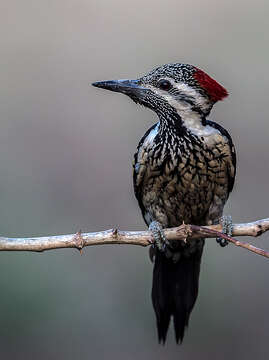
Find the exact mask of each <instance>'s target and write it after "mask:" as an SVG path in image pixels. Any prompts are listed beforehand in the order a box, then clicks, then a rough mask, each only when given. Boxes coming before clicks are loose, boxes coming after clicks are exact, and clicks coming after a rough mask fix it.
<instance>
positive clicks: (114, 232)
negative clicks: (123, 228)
mask: <svg viewBox="0 0 269 360" xmlns="http://www.w3.org/2000/svg"><path fill="white" fill-rule="evenodd" d="M118 234H119V230H118V229H117V228H114V229H112V237H113V239H117V238H118Z"/></svg>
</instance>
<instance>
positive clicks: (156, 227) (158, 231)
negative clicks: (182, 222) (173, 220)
mask: <svg viewBox="0 0 269 360" xmlns="http://www.w3.org/2000/svg"><path fill="white" fill-rule="evenodd" d="M149 230H150V231H151V232H152V235H153V237H154V242H155V244H156V247H157V248H158V249H159V250H160V251H162V252H165V250H166V248H167V246H168V245H169V243H168V241H167V240H166V238H165V235H164V232H163V228H162V225H161V224H160V223H159V222H158V221H152V222H151V223H150V225H149Z"/></svg>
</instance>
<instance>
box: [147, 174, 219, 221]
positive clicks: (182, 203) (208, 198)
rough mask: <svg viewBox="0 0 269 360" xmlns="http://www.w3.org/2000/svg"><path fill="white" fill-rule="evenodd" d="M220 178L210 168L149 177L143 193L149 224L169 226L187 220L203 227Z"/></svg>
mask: <svg viewBox="0 0 269 360" xmlns="http://www.w3.org/2000/svg"><path fill="white" fill-rule="evenodd" d="M196 170H197V169H196ZM216 179H217V177H216V172H214V171H212V170H210V169H208V168H207V171H206V172H205V171H204V170H203V169H198V170H197V171H196V172H192V171H190V169H187V170H186V169H184V171H183V170H182V171H178V172H173V173H171V174H167V175H162V176H149V177H147V179H145V182H144V184H143V191H142V192H143V194H142V201H143V205H144V208H145V210H146V216H145V219H146V221H147V222H148V223H150V222H151V221H153V220H157V221H159V222H160V223H161V224H162V225H163V226H165V227H172V226H178V225H180V224H181V223H182V222H183V221H184V222H185V223H195V224H201V225H202V224H203V221H204V219H205V216H206V214H207V212H208V210H209V208H210V205H211V203H212V201H213V197H214V195H215V193H216V190H217V188H218V184H217V181H216Z"/></svg>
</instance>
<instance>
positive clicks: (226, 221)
mask: <svg viewBox="0 0 269 360" xmlns="http://www.w3.org/2000/svg"><path fill="white" fill-rule="evenodd" d="M220 223H221V225H222V233H223V234H226V235H228V236H232V233H233V222H232V217H231V216H230V215H227V216H226V215H223V216H222V217H221V219H220ZM216 241H217V243H218V244H220V246H221V247H225V246H226V245H228V244H229V241H228V240H226V239H223V238H217V239H216Z"/></svg>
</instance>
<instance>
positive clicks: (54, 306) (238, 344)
mask: <svg viewBox="0 0 269 360" xmlns="http://www.w3.org/2000/svg"><path fill="white" fill-rule="evenodd" d="M0 7H1V11H0V18H1V21H0V23H1V25H0V27H1V32H0V39H1V56H0V64H1V72H0V78H1V82H0V92H1V94H0V103H1V106H0V112H1V122H0V169H1V171H0V201H1V202H0V204H1V206H0V232H1V234H3V235H6V236H34V235H47V234H64V233H74V232H76V231H78V230H79V229H82V230H83V231H97V230H101V229H107V228H111V227H113V226H119V227H120V228H121V229H129V230H132V229H133V230H136V229H145V225H144V223H143V221H142V218H141V215H140V211H139V209H138V206H137V204H136V201H135V198H134V195H133V190H132V175H131V172H132V168H131V162H132V154H133V153H134V151H135V148H136V145H137V143H138V140H139V139H140V137H141V136H142V135H143V133H144V132H145V130H146V129H147V128H149V127H150V126H151V125H152V123H153V122H154V121H156V117H155V115H154V114H153V113H152V112H150V111H147V110H146V109H144V108H140V107H138V106H137V105H135V104H134V103H132V102H131V100H129V99H128V98H126V97H124V96H121V95H119V94H115V93H110V92H105V91H101V90H99V89H96V88H93V87H90V86H89V83H90V82H93V81H97V80H107V79H113V78H114V79H115V78H116V79H117V78H128V77H129V78H135V77H136V76H140V75H142V74H144V73H145V72H147V71H149V70H151V69H152V68H154V67H155V66H158V65H160V64H163V63H167V62H187V63H192V64H195V65H197V66H199V67H201V68H202V69H204V70H205V71H207V72H208V73H209V74H210V75H211V76H213V77H215V78H216V79H217V80H218V81H219V82H220V83H221V84H223V85H224V86H225V87H227V89H228V90H229V92H230V97H229V98H228V99H227V100H225V101H224V102H221V103H219V104H217V105H216V107H215V109H214V110H213V111H212V113H211V117H210V118H211V119H214V120H216V121H218V122H219V123H220V124H222V125H224V126H225V127H226V128H227V129H228V130H229V131H230V132H231V134H232V136H233V139H234V141H235V144H236V147H237V153H238V161H239V165H238V176H237V181H236V186H235V190H234V192H233V195H232V196H231V199H230V200H229V203H228V205H227V207H226V213H230V214H232V216H233V219H234V222H244V221H251V220H255V219H258V218H263V217H268V215H269V210H268V198H269V194H268V176H269V166H268V136H269V123H268V96H269V95H268V94H269V72H268V63H269V50H268V42H269V36H268V31H269V26H268V15H269V13H268V12H269V3H268V1H266V0H264V1H261V0H256V1H255V2H253V1H247V0H239V1H234V0H226V1H222V2H220V1H215V0H204V1H190V0H166V1H155V0H150V1H145V0H136V1H124V0H114V1H109V0H107V1H104V0H53V1H51V0H47V1H30V0H24V1H20V0H11V1H8V2H7V1H2V2H1V4H0ZM248 240H251V239H248ZM268 240H269V239H268V234H267V235H264V236H263V237H262V238H260V239H257V240H254V243H255V244H258V246H260V247H264V248H267V249H268V247H269V242H268ZM268 275H269V267H268V260H266V259H265V258H262V257H259V256H257V255H254V254H252V253H250V252H247V251H245V250H243V249H238V248H235V247H234V246H232V245H230V246H228V248H225V249H221V248H220V247H218V246H217V244H216V243H215V241H214V240H208V241H207V246H206V248H205V251H204V257H203V264H202V272H201V280H200V294H199V299H198V302H197V305H196V307H195V309H194V311H193V313H192V317H191V322H190V327H189V330H188V332H187V334H186V337H185V340H184V343H183V345H182V346H181V347H179V346H176V345H175V344H174V336H173V332H172V331H171V332H170V334H169V338H168V343H167V346H166V347H162V346H160V345H158V344H157V336H156V329H155V318H154V314H153V310H152V307H151V301H150V291H151V277H152V264H151V263H150V261H149V259H148V256H147V249H145V248H139V247H132V246H126V247H124V246H99V247H91V248H87V249H85V250H84V251H83V255H82V256H80V255H79V252H78V251H76V250H68V249H66V250H57V251H53V252H47V253H43V254H35V253H15V252H10V253H1V254H0V357H1V359H15V360H16V359H31V358H32V359H41V360H42V359H67V360H69V359H76V358H79V359H117V360H121V359H133V358H137V357H138V358H139V359H141V360H143V359H156V360H157V359H163V358H166V359H170V358H171V359H173V358H181V359H200V360H202V359H209V358H216V359H227V358H229V359H253V358H255V359H266V358H267V357H268V355H269V350H268V333H269V321H268V320H269V316H268V296H269V289H268Z"/></svg>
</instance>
